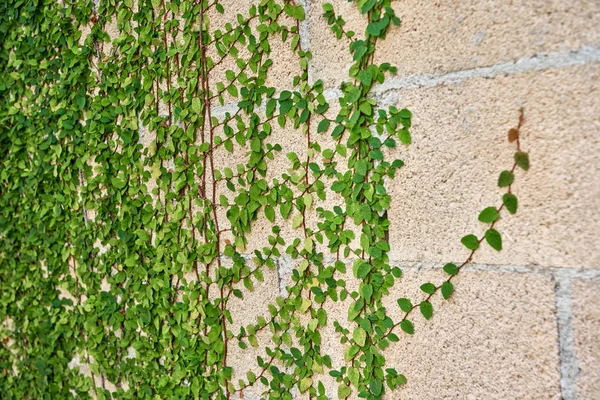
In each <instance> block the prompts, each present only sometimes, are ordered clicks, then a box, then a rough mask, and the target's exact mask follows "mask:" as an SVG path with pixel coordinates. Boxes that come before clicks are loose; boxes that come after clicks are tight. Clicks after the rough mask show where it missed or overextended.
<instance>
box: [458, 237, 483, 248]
mask: <svg viewBox="0 0 600 400" xmlns="http://www.w3.org/2000/svg"><path fill="white" fill-rule="evenodd" d="M460 241H461V243H462V244H464V245H465V247H466V248H467V249H469V250H477V249H478V248H479V239H477V236H475V235H467V236H465V237H463V238H462V239H460Z"/></svg>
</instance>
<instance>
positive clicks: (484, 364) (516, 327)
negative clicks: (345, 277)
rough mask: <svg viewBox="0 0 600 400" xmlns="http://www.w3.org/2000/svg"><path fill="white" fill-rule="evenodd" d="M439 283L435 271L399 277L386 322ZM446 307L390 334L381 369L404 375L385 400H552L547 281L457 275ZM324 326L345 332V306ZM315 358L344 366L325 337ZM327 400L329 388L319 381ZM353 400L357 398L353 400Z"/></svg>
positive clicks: (339, 350) (554, 375)
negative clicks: (401, 303)
mask: <svg viewBox="0 0 600 400" xmlns="http://www.w3.org/2000/svg"><path fill="white" fill-rule="evenodd" d="M443 279H444V273H443V272H442V271H441V270H433V269H421V270H420V269H418V268H414V267H408V268H405V269H404V275H403V277H402V278H401V279H400V280H399V281H398V282H397V285H396V286H395V287H394V289H393V290H392V293H391V294H390V296H389V297H388V298H387V299H386V301H385V303H386V304H385V306H386V307H387V309H388V311H389V312H390V316H392V318H393V319H394V320H396V321H397V320H399V319H400V318H401V316H403V313H402V312H401V311H400V310H399V307H398V305H397V304H396V299H397V298H400V297H408V298H410V299H411V300H412V301H413V303H418V301H420V300H423V299H424V298H425V297H426V295H425V294H424V293H423V292H421V291H420V289H419V286H420V285H421V284H423V283H425V282H428V281H431V282H435V283H439V282H441V281H442V280H443ZM454 284H455V288H456V291H457V292H456V293H455V295H454V296H453V297H451V298H450V300H448V301H446V300H443V299H442V297H441V295H439V294H438V295H436V296H434V298H433V299H432V303H433V306H434V315H433V318H432V319H430V320H429V321H427V320H425V319H424V318H423V317H422V316H421V315H420V313H419V312H418V310H416V311H415V313H414V314H412V316H411V317H410V318H409V319H410V320H411V321H412V322H413V323H414V325H415V334H414V335H413V336H410V335H407V334H406V333H403V332H402V331H399V332H398V335H399V337H400V341H399V342H398V343H395V344H392V346H391V347H390V348H388V349H387V350H386V358H387V363H388V366H391V367H394V368H397V369H398V370H399V371H400V372H401V373H403V374H405V376H406V377H407V379H408V384H407V385H406V386H404V387H403V388H401V389H400V390H397V391H396V392H393V393H391V394H389V395H388V396H387V397H386V399H449V398H456V399H509V398H510V399H517V398H518V399H559V398H560V395H561V389H560V385H559V379H560V368H559V359H558V345H557V330H556V318H555V305H554V295H553V290H554V284H553V281H552V279H551V277H550V276H549V275H537V274H535V275H521V274H506V273H496V272H465V273H464V274H462V275H460V276H459V277H457V279H456V280H455V281H454ZM328 309H329V310H331V314H330V320H331V321H332V322H333V320H334V319H338V320H339V321H340V323H342V324H344V325H347V324H348V322H347V320H346V313H347V304H344V305H341V303H335V304H333V305H331V306H330V307H328ZM323 337H326V338H327V339H326V340H325V343H324V344H323V351H324V352H326V353H327V354H330V355H331V357H332V359H333V364H334V367H336V366H337V367H338V368H339V366H341V365H344V361H343V349H344V346H343V345H341V344H339V336H338V334H336V333H335V332H333V328H332V329H331V332H330V334H327V335H325V334H323ZM323 381H324V383H325V382H326V383H327V385H326V386H327V387H328V388H329V389H330V390H331V391H330V392H329V395H330V398H335V389H336V388H337V385H336V384H335V383H334V382H333V379H332V378H330V377H323ZM353 398H357V397H353Z"/></svg>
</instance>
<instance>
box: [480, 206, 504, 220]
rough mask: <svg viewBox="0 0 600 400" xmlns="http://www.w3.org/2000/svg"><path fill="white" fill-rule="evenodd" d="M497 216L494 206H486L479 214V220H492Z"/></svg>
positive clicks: (498, 214)
mask: <svg viewBox="0 0 600 400" xmlns="http://www.w3.org/2000/svg"><path fill="white" fill-rule="evenodd" d="M499 216H500V213H499V212H498V210H497V209H496V207H487V208H485V209H484V210H483V211H482V212H481V213H480V214H479V220H480V221H481V222H494V221H496V220H497V219H498V217H499Z"/></svg>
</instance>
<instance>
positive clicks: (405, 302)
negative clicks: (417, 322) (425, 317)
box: [398, 298, 412, 313]
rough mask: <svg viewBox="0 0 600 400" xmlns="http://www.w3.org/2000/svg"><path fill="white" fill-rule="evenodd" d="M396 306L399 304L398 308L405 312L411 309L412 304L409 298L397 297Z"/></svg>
mask: <svg viewBox="0 0 600 400" xmlns="http://www.w3.org/2000/svg"><path fill="white" fill-rule="evenodd" d="M398 306H400V309H401V310H402V311H404V312H405V313H407V312H410V310H412V304H411V302H410V300H409V299H406V298H401V299H398Z"/></svg>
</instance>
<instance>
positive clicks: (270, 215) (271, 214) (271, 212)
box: [265, 206, 275, 222]
mask: <svg viewBox="0 0 600 400" xmlns="http://www.w3.org/2000/svg"><path fill="white" fill-rule="evenodd" d="M265 216H266V217H267V219H268V220H269V221H271V222H273V221H275V209H273V207H271V206H266V207H265Z"/></svg>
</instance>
